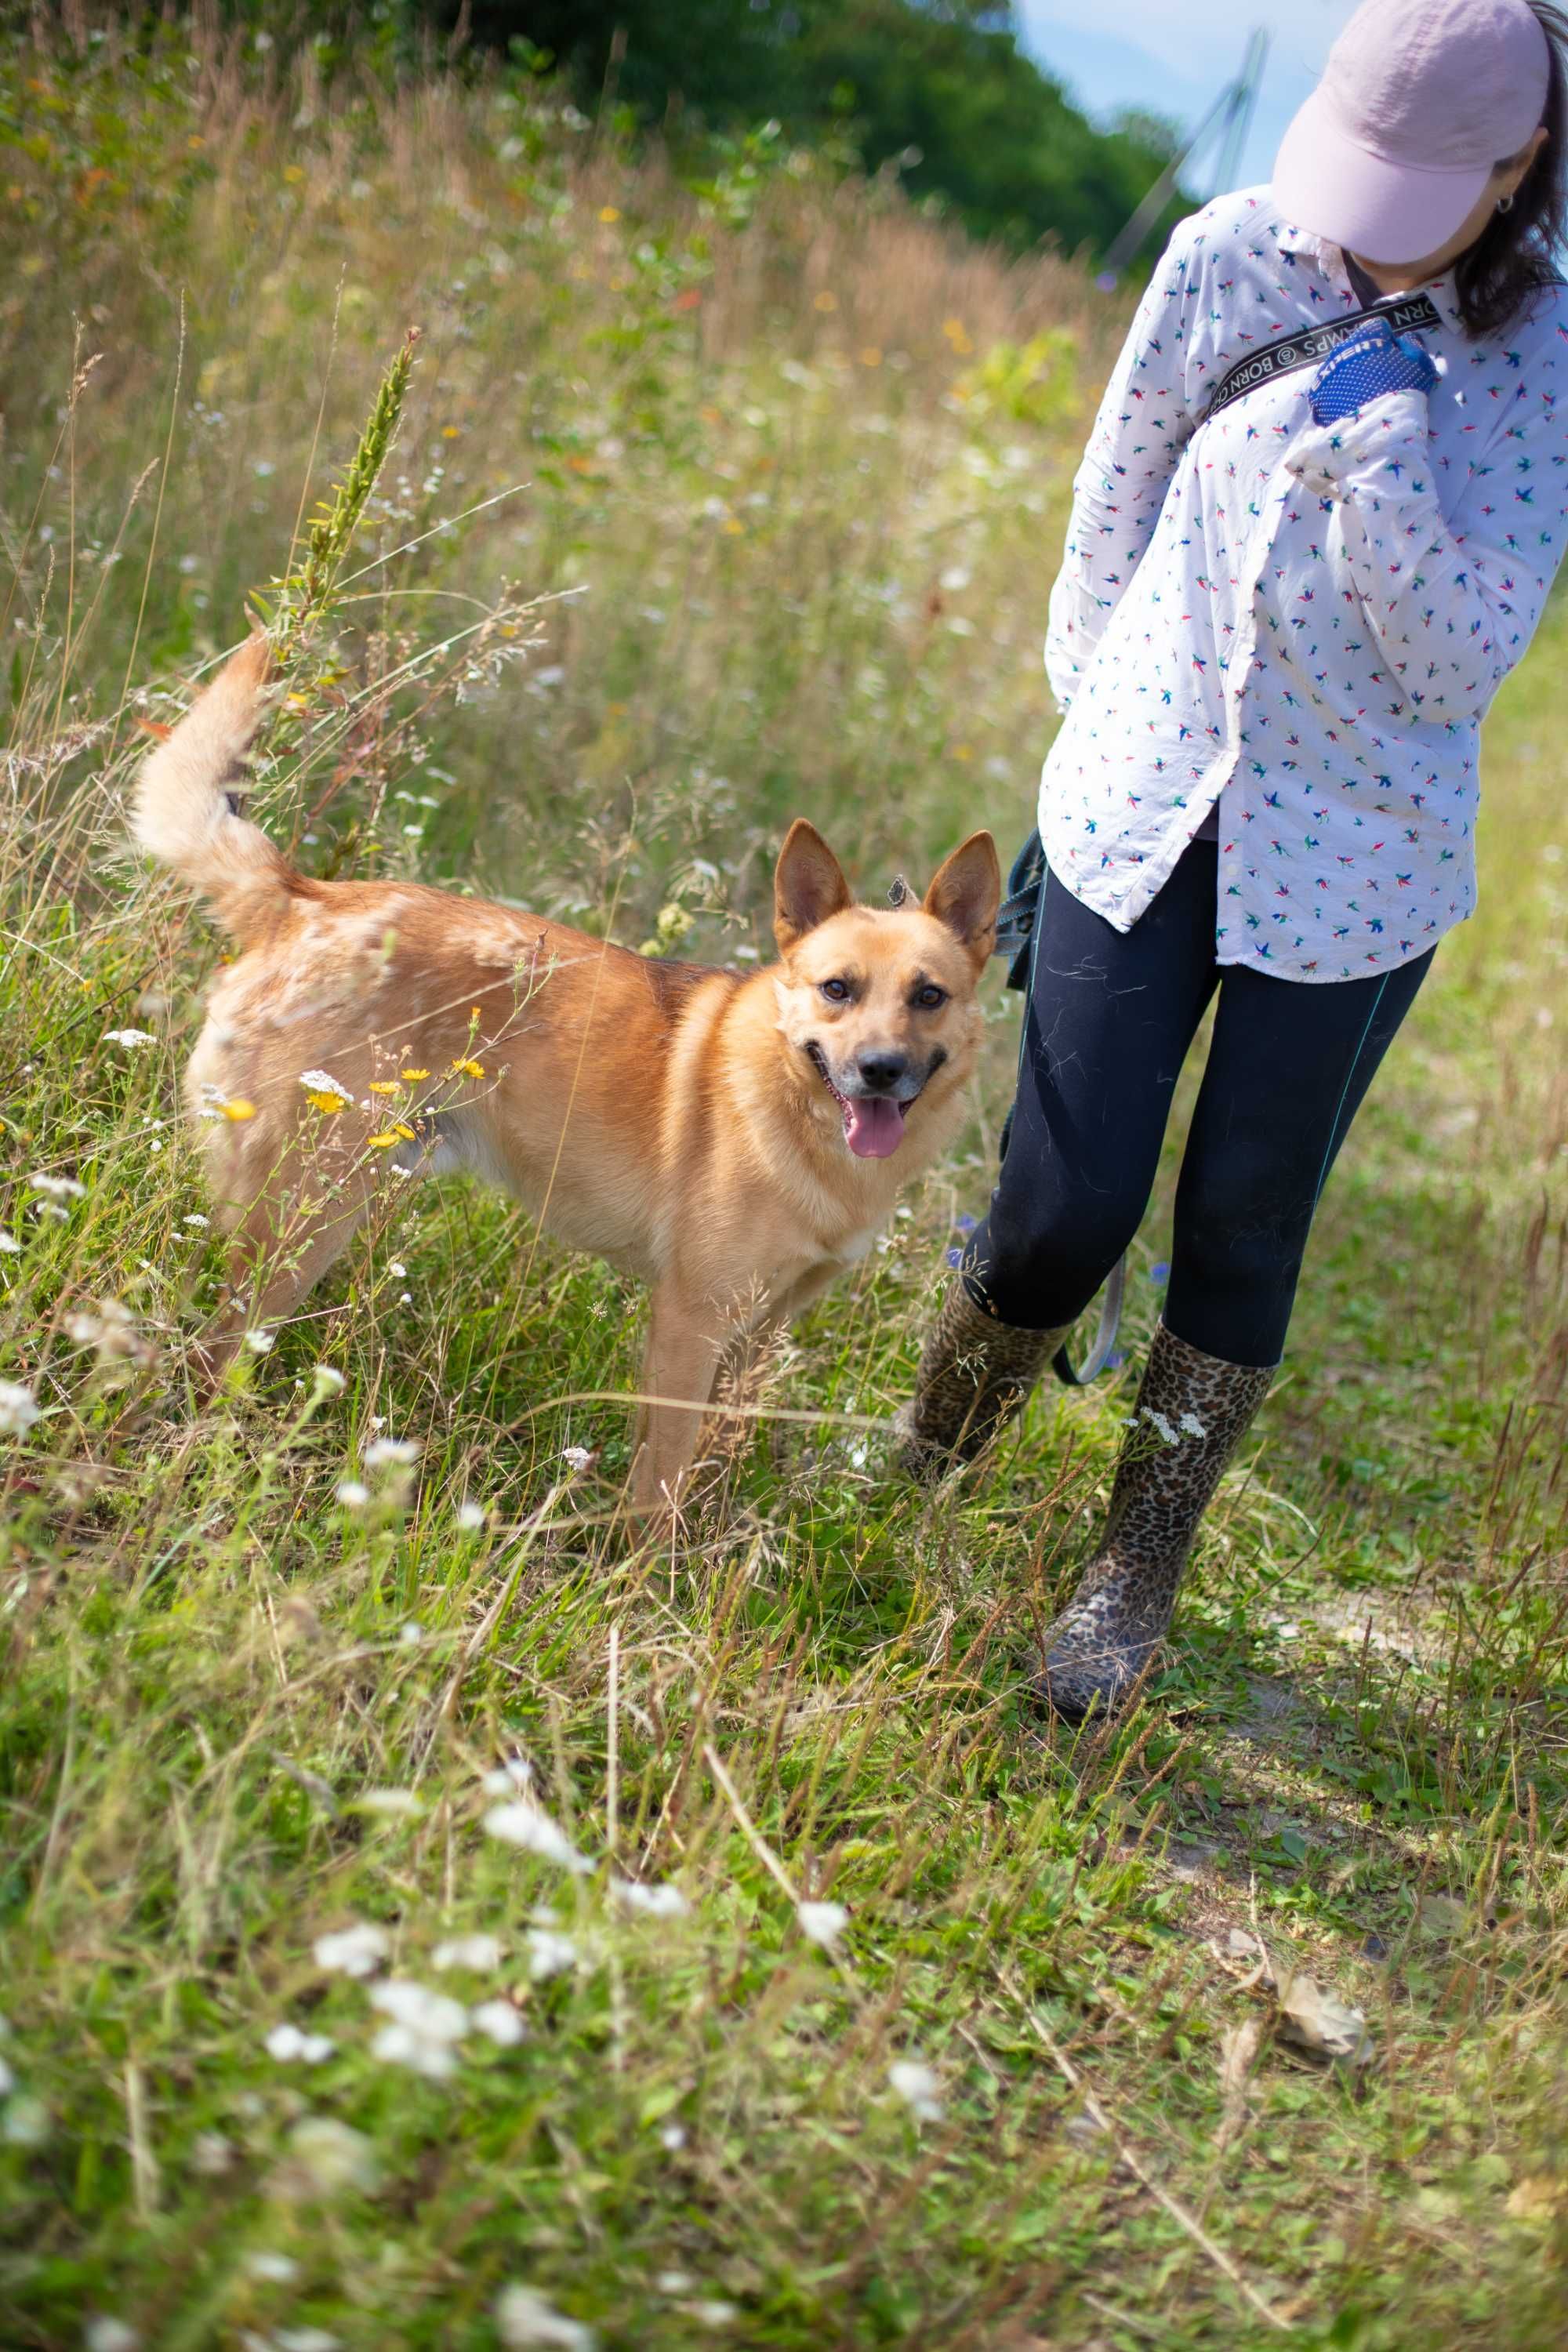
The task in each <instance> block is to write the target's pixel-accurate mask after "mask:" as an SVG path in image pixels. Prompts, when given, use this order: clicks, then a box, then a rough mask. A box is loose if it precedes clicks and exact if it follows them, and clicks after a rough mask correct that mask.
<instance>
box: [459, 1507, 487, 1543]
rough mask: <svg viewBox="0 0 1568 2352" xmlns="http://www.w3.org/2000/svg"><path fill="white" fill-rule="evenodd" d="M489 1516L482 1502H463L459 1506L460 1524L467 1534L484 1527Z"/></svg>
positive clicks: (469, 1534)
mask: <svg viewBox="0 0 1568 2352" xmlns="http://www.w3.org/2000/svg"><path fill="white" fill-rule="evenodd" d="M487 1518H489V1512H488V1511H487V1510H486V1508H485V1507H484V1505H483V1504H482V1503H475V1502H463V1503H459V1504H458V1526H459V1527H460V1528H461V1529H462V1530H463V1533H464V1534H465V1535H468V1536H471V1535H472V1534H473V1533H474V1531H475V1529H476V1528H482V1527H483V1526H484V1523H485V1521H486V1519H487Z"/></svg>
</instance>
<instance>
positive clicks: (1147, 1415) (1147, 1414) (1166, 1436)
mask: <svg viewBox="0 0 1568 2352" xmlns="http://www.w3.org/2000/svg"><path fill="white" fill-rule="evenodd" d="M1142 1419H1143V1420H1144V1421H1146V1422H1148V1423H1150V1424H1151V1425H1152V1428H1153V1429H1154V1430H1155V1431H1156V1432H1157V1433H1158V1434H1159V1435H1160V1437H1161V1438H1163V1441H1164V1443H1165V1444H1167V1445H1175V1444H1178V1443H1179V1440H1178V1438H1177V1436H1176V1433H1175V1431H1174V1430H1173V1428H1172V1426H1171V1424H1170V1423H1169V1422H1168V1421H1167V1420H1166V1418H1165V1416H1164V1414H1163V1412H1155V1410H1154V1408H1153V1406H1152V1404H1146V1405H1145V1406H1144V1407H1143V1411H1142Z"/></svg>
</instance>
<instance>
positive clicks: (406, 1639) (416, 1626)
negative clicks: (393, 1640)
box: [397, 1617, 425, 1650]
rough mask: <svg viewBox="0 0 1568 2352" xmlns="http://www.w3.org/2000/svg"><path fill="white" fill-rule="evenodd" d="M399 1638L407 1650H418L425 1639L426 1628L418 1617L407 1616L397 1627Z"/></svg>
mask: <svg viewBox="0 0 1568 2352" xmlns="http://www.w3.org/2000/svg"><path fill="white" fill-rule="evenodd" d="M397 1638H398V1641H399V1642H400V1643H402V1645H403V1647H404V1648H405V1650H416V1649H417V1648H418V1647H419V1644H420V1643H421V1642H422V1641H423V1640H424V1639H425V1629H424V1627H423V1626H422V1625H421V1624H420V1622H419V1620H418V1618H417V1617H405V1619H404V1621H403V1622H402V1624H401V1625H400V1626H399V1627H398V1629H397Z"/></svg>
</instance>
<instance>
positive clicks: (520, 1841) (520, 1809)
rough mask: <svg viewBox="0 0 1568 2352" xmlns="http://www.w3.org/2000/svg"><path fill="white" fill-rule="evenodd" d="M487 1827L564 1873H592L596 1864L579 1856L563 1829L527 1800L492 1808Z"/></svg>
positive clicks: (486, 1817)
mask: <svg viewBox="0 0 1568 2352" xmlns="http://www.w3.org/2000/svg"><path fill="white" fill-rule="evenodd" d="M485 1828H486V1829H487V1831H488V1832H489V1834H490V1836H491V1837H493V1838H500V1840H501V1842H502V1843H503V1844H506V1845H517V1846H521V1848H522V1850H523V1852H524V1853H536V1854H538V1856H539V1858H540V1860H541V1861H542V1862H553V1863H555V1864H558V1865H559V1866H560V1868H561V1869H563V1870H573V1871H577V1872H583V1871H589V1870H592V1869H593V1867H594V1865H593V1864H592V1863H591V1862H590V1861H589V1859H588V1857H587V1855H586V1854H585V1853H578V1851H577V1849H576V1847H575V1846H574V1844H573V1843H572V1841H571V1839H570V1838H569V1837H568V1836H567V1835H566V1833H565V1832H564V1830H562V1829H558V1828H557V1827H556V1824H555V1823H554V1822H552V1820H551V1818H550V1816H549V1814H548V1813H546V1812H542V1811H541V1810H540V1808H539V1807H538V1806H537V1805H535V1804H531V1803H530V1802H529V1801H527V1800H526V1799H525V1798H521V1797H520V1798H518V1799H517V1800H516V1801H515V1802H513V1803H512V1804H510V1805H492V1806H491V1807H490V1810H489V1812H488V1813H487V1814H486V1815H485Z"/></svg>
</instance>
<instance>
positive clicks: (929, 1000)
mask: <svg viewBox="0 0 1568 2352" xmlns="http://www.w3.org/2000/svg"><path fill="white" fill-rule="evenodd" d="M915 1003H916V1004H917V1005H918V1006H919V1007H920V1009H921V1012H922V1013H934V1012H935V1011H936V1008H937V1006H938V1005H939V1004H945V1003H947V991H946V989H945V988H938V986H937V985H936V982H934V981H930V980H928V981H927V982H926V984H925V986H924V987H923V988H917V989H916V991H915Z"/></svg>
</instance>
